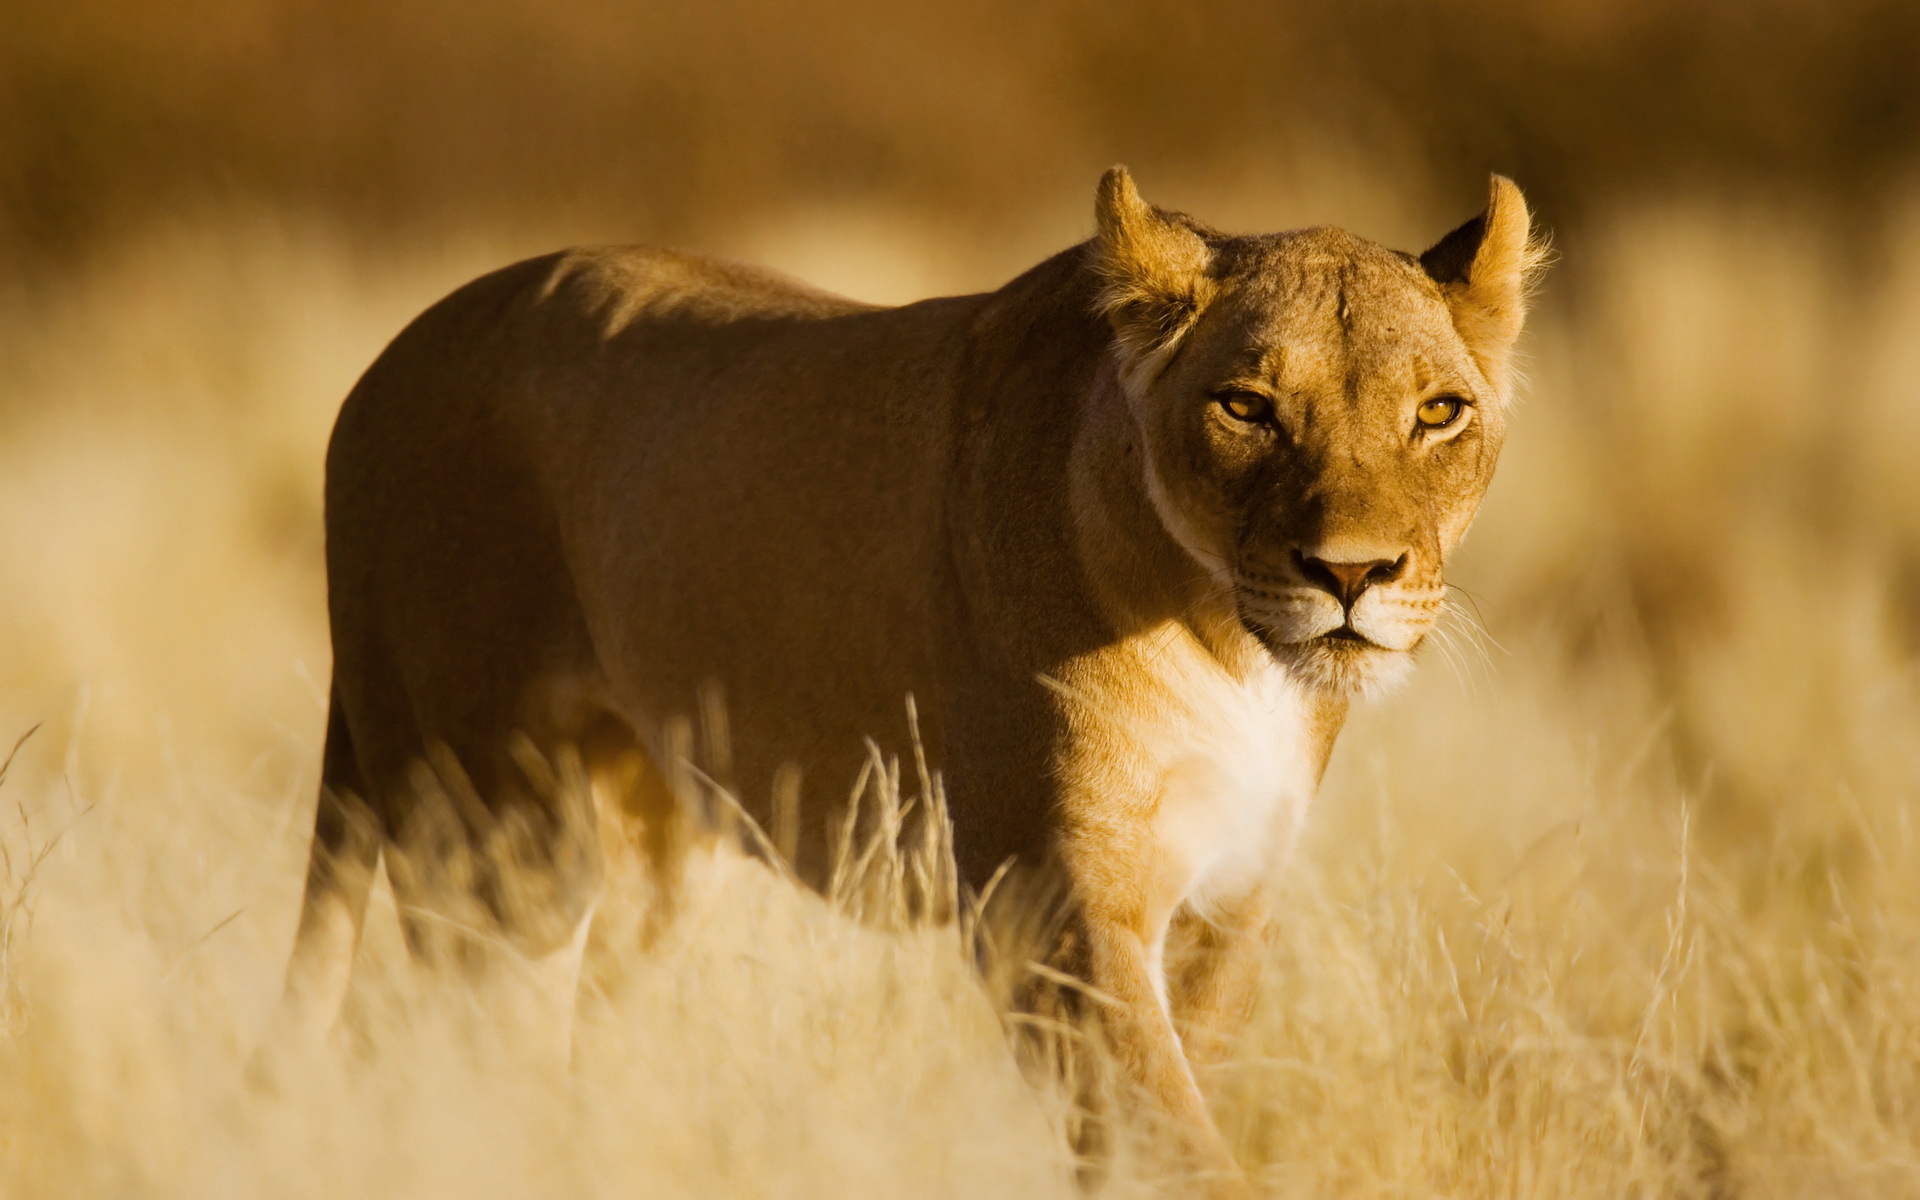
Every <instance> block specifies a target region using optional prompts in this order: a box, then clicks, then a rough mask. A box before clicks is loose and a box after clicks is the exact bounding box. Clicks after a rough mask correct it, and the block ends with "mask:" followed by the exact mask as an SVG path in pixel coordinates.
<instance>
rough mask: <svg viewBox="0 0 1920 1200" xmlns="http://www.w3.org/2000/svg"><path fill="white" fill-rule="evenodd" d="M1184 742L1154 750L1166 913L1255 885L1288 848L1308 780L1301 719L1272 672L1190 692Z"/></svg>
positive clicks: (1312, 775)
mask: <svg viewBox="0 0 1920 1200" xmlns="http://www.w3.org/2000/svg"><path fill="white" fill-rule="evenodd" d="M1185 715H1186V717H1187V719H1186V720H1184V721H1182V722H1180V723H1179V724H1180V725H1182V726H1184V728H1183V729H1181V730H1180V733H1181V734H1183V735H1184V737H1183V739H1182V740H1183V741H1184V742H1185V745H1184V746H1182V745H1178V744H1177V743H1176V744H1173V745H1166V746H1164V747H1163V748H1162V753H1163V754H1165V755H1166V756H1167V757H1166V758H1165V760H1164V761H1165V763H1166V766H1165V772H1164V774H1163V776H1162V779H1163V784H1162V788H1161V794H1160V797H1159V800H1158V803H1157V805H1156V806H1155V809H1154V816H1153V821H1152V826H1151V836H1152V838H1153V841H1154V846H1155V852H1156V853H1155V857H1156V858H1157V859H1158V861H1159V866H1160V869H1159V871H1157V872H1156V874H1158V875H1159V877H1160V878H1161V880H1162V881H1163V886H1165V887H1167V888H1168V890H1169V892H1170V894H1168V895H1166V896H1165V900H1166V901H1168V902H1170V904H1171V906H1172V907H1174V908H1177V907H1179V906H1180V905H1181V904H1186V905H1190V906H1192V907H1194V908H1196V909H1198V910H1200V911H1201V912H1203V913H1204V912H1205V911H1206V909H1207V908H1208V907H1210V906H1211V905H1213V904H1216V903H1220V902H1225V901H1230V900H1233V899H1235V898H1237V897H1239V896H1243V895H1245V894H1246V893H1247V892H1249V891H1251V890H1252V889H1253V888H1254V887H1256V886H1258V885H1259V884H1260V883H1261V882H1262V881H1263V880H1264V879H1265V878H1266V876H1267V874H1268V873H1269V872H1270V871H1271V870H1272V869H1273V868H1274V866H1275V865H1276V864H1277V863H1278V862H1279V861H1280V860H1281V859H1282V858H1284V857H1285V855H1286V854H1287V852H1288V851H1290V850H1291V848H1292V846H1293V843H1294V841H1295V840H1296V838H1297V837H1298V834H1299V831H1300V828H1301V825H1302V823H1303V822H1304V820H1305V818H1306V814H1307V808H1308V805H1309V803H1310V802H1311V801H1312V798H1313V793H1314V790H1315V785H1316V782H1317V776H1318V770H1317V762H1318V759H1317V755H1316V754H1315V752H1314V749H1313V746H1312V739H1311V738H1310V737H1309V733H1308V731H1309V728H1310V716H1309V714H1308V712H1307V708H1306V705H1305V703H1304V702H1303V698H1302V697H1301V696H1300V694H1299V692H1298V690H1297V689H1296V688H1295V687H1294V686H1293V685H1291V684H1289V683H1288V682H1287V680H1286V679H1285V678H1284V676H1283V675H1282V674H1281V672H1280V670H1279V669H1278V668H1277V667H1275V668H1272V669H1270V670H1265V671H1262V672H1261V673H1260V674H1259V675H1258V676H1256V677H1255V678H1253V679H1252V680H1249V681H1248V682H1247V683H1245V684H1242V685H1238V686H1230V685H1228V684H1227V683H1226V681H1221V682H1220V683H1219V684H1218V685H1216V686H1213V687H1209V688H1207V689H1204V690H1202V691H1200V692H1199V695H1198V698H1197V702H1196V703H1194V704H1193V705H1192V707H1191V710H1190V711H1189V712H1188V713H1187V714H1185Z"/></svg>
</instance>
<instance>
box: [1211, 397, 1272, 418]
mask: <svg viewBox="0 0 1920 1200" xmlns="http://www.w3.org/2000/svg"><path fill="white" fill-rule="evenodd" d="M1214 399H1216V400H1218V401H1219V402H1220V407H1221V408H1224V409H1226V410H1227V415H1228V416H1230V417H1232V418H1233V419H1234V420H1236V421H1246V422H1248V423H1249V424H1251V423H1253V422H1256V421H1264V420H1266V419H1267V418H1268V417H1271V416H1272V415H1273V401H1271V400H1269V399H1267V398H1266V397H1265V396H1262V395H1260V394H1259V393H1258V392H1221V393H1220V394H1218V395H1217V396H1215V397H1214Z"/></svg>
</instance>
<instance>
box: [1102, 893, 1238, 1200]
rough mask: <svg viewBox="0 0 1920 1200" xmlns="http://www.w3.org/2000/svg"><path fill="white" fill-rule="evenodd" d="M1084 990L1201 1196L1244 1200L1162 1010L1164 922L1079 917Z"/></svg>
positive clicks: (1116, 916)
mask: <svg viewBox="0 0 1920 1200" xmlns="http://www.w3.org/2000/svg"><path fill="white" fill-rule="evenodd" d="M1082 922H1083V925H1082V930H1083V933H1084V935H1085V938H1086V959H1085V970H1086V974H1087V977H1088V978H1087V982H1088V983H1090V984H1091V985H1092V986H1093V987H1094V988H1095V989H1096V990H1097V991H1098V992H1099V993H1101V994H1102V996H1103V997H1104V999H1105V1003H1104V1004H1103V1006H1102V1010H1101V1011H1102V1017H1103V1024H1104V1025H1105V1027H1106V1030H1107V1036H1108V1039H1109V1041H1110V1042H1111V1044H1112V1046H1113V1048H1114V1051H1115V1054H1116V1056H1117V1057H1118V1058H1119V1061H1120V1065H1121V1067H1122V1069H1123V1070H1124V1071H1125V1072H1126V1073H1127V1075H1128V1077H1129V1078H1130V1079H1131V1081H1132V1082H1133V1083H1134V1084H1136V1085H1137V1086H1138V1087H1139V1088H1140V1090H1141V1091H1143V1092H1144V1093H1145V1094H1146V1096H1147V1097H1148V1098H1149V1099H1150V1101H1151V1102H1152V1104H1153V1105H1154V1107H1155V1108H1156V1109H1158V1115H1159V1116H1160V1117H1162V1118H1164V1119H1165V1120H1166V1122H1167V1123H1168V1125H1169V1127H1170V1130H1171V1132H1172V1133H1173V1134H1174V1136H1175V1138H1176V1139H1177V1141H1178V1143H1179V1145H1180V1148H1181V1150H1182V1151H1183V1156H1184V1157H1185V1158H1187V1159H1188V1160H1189V1163H1190V1164H1191V1165H1192V1166H1194V1167H1196V1168H1197V1169H1198V1170H1199V1171H1200V1172H1202V1173H1203V1174H1204V1175H1205V1176H1206V1177H1207V1180H1208V1184H1209V1187H1208V1194H1209V1195H1212V1196H1215V1197H1219V1198H1220V1200H1227V1198H1230V1197H1231V1198H1239V1197H1244V1196H1246V1195H1248V1194H1249V1193H1248V1189H1247V1184H1246V1180H1245V1177H1244V1176H1243V1175H1242V1174H1241V1172H1240V1168H1239V1166H1238V1165H1237V1164H1236V1163H1235V1162H1234V1160H1233V1156H1232V1154H1230V1153H1229V1152H1228V1150H1227V1145H1226V1142H1225V1140H1224V1139H1223V1138H1222V1137H1221V1136H1220V1131H1219V1129H1218V1128H1217V1127H1216V1126H1215V1125H1214V1122H1213V1117H1212V1115H1211V1114H1210V1113H1209V1112H1208V1111H1207V1105H1206V1101H1205V1099H1204V1098H1203V1097H1202V1096H1201V1094H1200V1089H1199V1086H1198V1085H1197V1084H1196V1083H1195V1081H1194V1076H1193V1071H1192V1068H1191V1067H1190V1066H1189V1064H1188V1062H1187V1057H1186V1054H1185V1052H1184V1051H1183V1049H1182V1047H1181V1043H1180V1037H1179V1035H1178V1034H1177V1033H1176V1032H1175V1030H1174V1024H1173V1017H1172V1014H1171V1012H1170V1011H1169V1009H1168V1007H1167V1002H1166V995H1165V989H1164V980H1163V977H1162V974H1161V972H1162V963H1161V961H1160V957H1161V956H1160V948H1161V946H1162V944H1163V940H1164V937H1165V934H1166V924H1165V922H1164V921H1161V922H1158V923H1157V926H1158V927H1154V923H1150V922H1147V921H1144V920H1141V919H1139V918H1137V917H1133V916H1130V915H1128V914H1119V913H1111V912H1103V911H1101V910H1100V908H1099V907H1097V906H1096V907H1093V908H1092V909H1091V910H1087V909H1083V910H1082Z"/></svg>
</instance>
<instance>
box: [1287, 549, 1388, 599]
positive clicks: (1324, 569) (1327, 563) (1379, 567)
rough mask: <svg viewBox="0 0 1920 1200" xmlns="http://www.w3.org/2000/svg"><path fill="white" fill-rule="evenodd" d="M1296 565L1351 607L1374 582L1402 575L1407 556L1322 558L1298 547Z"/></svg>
mask: <svg viewBox="0 0 1920 1200" xmlns="http://www.w3.org/2000/svg"><path fill="white" fill-rule="evenodd" d="M1293 565H1294V567H1295V568H1296V569H1297V570H1299V572H1300V574H1302V575H1304V576H1305V577H1306V579H1307V581H1308V582H1309V583H1312V584H1313V585H1314V586H1315V587H1321V588H1325V589H1326V590H1327V591H1329V592H1331V593H1333V596H1334V598H1335V599H1337V600H1338V601H1340V604H1341V605H1342V607H1345V608H1352V607H1353V602H1354V601H1356V600H1358V599H1359V598H1360V593H1362V592H1364V591H1366V590H1367V589H1368V588H1370V587H1372V586H1373V585H1374V584H1376V583H1391V582H1393V581H1394V580H1396V579H1398V578H1400V573H1401V572H1403V571H1405V570H1406V569H1407V556H1406V554H1405V553H1402V554H1401V555H1400V556H1399V557H1397V558H1368V559H1362V560H1360V561H1357V562H1354V561H1343V560H1341V559H1333V558H1322V557H1320V556H1319V555H1317V554H1308V553H1306V552H1305V551H1302V550H1298V549H1296V550H1295V551H1294V552H1293Z"/></svg>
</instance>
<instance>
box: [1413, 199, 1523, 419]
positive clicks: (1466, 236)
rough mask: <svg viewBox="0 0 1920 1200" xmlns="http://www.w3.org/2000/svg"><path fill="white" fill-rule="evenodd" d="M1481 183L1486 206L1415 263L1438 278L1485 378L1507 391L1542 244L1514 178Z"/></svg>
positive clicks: (1504, 394)
mask: <svg viewBox="0 0 1920 1200" xmlns="http://www.w3.org/2000/svg"><path fill="white" fill-rule="evenodd" d="M1487 191H1488V195H1487V211H1485V212H1483V213H1481V214H1480V215H1479V216H1477V217H1475V218H1474V219H1473V220H1471V221H1468V222H1467V223H1466V224H1465V225H1462V226H1461V227H1460V228H1458V229H1456V230H1454V231H1453V232H1452V233H1449V234H1448V235H1447V236H1446V237H1443V238H1441V239H1440V241H1439V242H1438V243H1437V244H1435V246H1434V247H1433V249H1431V250H1429V251H1427V252H1426V253H1425V254H1422V255H1421V256H1420V265H1421V266H1422V267H1425V268H1426V271H1427V275H1428V276H1429V277H1430V278H1431V279H1432V280H1433V281H1434V282H1435V283H1437V284H1439V285H1440V294H1441V295H1443V296H1445V297H1446V299H1447V307H1448V308H1450V309H1451V310H1452V311H1453V327H1454V329H1455V330H1456V331H1457V332H1458V333H1459V334H1460V340H1461V341H1463V342H1465V343H1466V344H1467V350H1468V352H1469V353H1471V354H1472V355H1473V357H1474V360H1475V361H1476V362H1478V363H1479V364H1480V369H1481V370H1482V371H1483V372H1485V373H1486V376H1487V382H1489V383H1491V384H1493V386H1494V388H1495V389H1497V390H1498V391H1499V393H1500V394H1501V395H1502V396H1506V395H1507V394H1508V387H1509V381H1510V379H1511V377H1512V365H1511V359H1512V351H1513V343H1514V340H1515V339H1516V338H1518V337H1519V336H1520V326H1521V325H1522V324H1524V323H1525V321H1526V319H1527V297H1528V294H1529V293H1531V292H1532V290H1533V285H1534V281H1535V279H1536V278H1537V277H1538V276H1539V274H1540V269H1541V268H1542V267H1543V266H1545V265H1546V260H1547V250H1546V247H1545V245H1543V244H1542V243H1540V242H1538V241H1536V240H1534V237H1533V218H1532V216H1531V215H1530V214H1529V213H1528V212H1527V201H1526V198H1525V197H1523V196H1522V195H1521V194H1520V189H1519V188H1517V187H1515V186H1514V184H1513V180H1511V179H1508V178H1506V177H1505V176H1503V175H1495V176H1493V177H1492V178H1490V179H1489V180H1488V185H1487Z"/></svg>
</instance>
